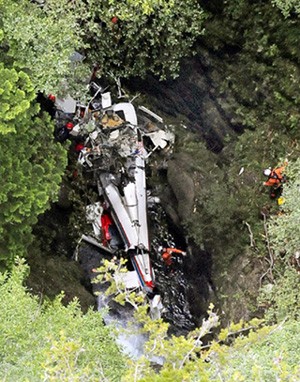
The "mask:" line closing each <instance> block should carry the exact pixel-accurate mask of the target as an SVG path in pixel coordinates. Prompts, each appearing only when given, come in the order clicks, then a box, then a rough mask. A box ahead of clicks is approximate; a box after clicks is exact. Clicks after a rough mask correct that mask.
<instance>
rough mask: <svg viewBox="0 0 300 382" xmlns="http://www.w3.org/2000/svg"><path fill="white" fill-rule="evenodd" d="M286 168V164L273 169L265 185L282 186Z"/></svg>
mask: <svg viewBox="0 0 300 382" xmlns="http://www.w3.org/2000/svg"><path fill="white" fill-rule="evenodd" d="M284 170H285V166H282V167H277V168H275V169H274V170H272V171H271V174H270V175H269V178H268V180H267V181H266V182H264V186H269V187H276V186H280V185H281V183H283V181H284V176H283V172H284Z"/></svg>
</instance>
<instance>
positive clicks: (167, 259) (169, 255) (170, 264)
mask: <svg viewBox="0 0 300 382" xmlns="http://www.w3.org/2000/svg"><path fill="white" fill-rule="evenodd" d="M159 251H160V252H161V253H162V256H161V257H162V260H163V261H164V263H165V266H166V269H169V270H170V271H174V260H176V257H177V256H178V255H181V256H186V252H184V251H182V250H181V249H176V248H163V247H159ZM174 255H175V256H174Z"/></svg>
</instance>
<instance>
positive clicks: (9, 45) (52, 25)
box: [0, 0, 82, 93]
mask: <svg viewBox="0 0 300 382" xmlns="http://www.w3.org/2000/svg"><path fill="white" fill-rule="evenodd" d="M0 14H1V20H0V29H1V30H2V31H1V33H0V41H1V45H0V50H2V51H3V52H5V55H4V56H2V57H1V58H2V60H3V59H4V60H5V61H6V62H7V63H10V64H11V65H13V66H14V67H15V68H17V70H20V69H21V70H23V71H25V72H26V73H28V74H29V76H30V78H31V81H32V84H33V87H34V89H35V90H40V91H44V92H46V93H51V92H58V91H60V92H62V90H63V87H64V86H67V83H66V80H67V79H70V78H71V77H72V72H73V71H74V65H75V64H73V65H72V63H71V60H70V57H71V55H72V53H74V51H75V50H76V49H78V48H79V46H82V41H81V37H80V34H81V32H80V28H79V24H78V23H77V15H76V12H75V10H74V7H73V6H72V4H71V3H70V2H69V1H67V0H62V1H59V2H57V1H53V0H47V1H46V5H45V6H44V7H39V6H37V4H35V3H34V2H31V1H29V0H20V1H15V0H6V1H2V0H1V1H0Z"/></svg>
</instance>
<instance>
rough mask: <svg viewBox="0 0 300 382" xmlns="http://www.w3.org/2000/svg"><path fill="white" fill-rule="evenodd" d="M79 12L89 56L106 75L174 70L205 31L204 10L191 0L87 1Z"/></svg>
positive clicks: (165, 73)
mask: <svg viewBox="0 0 300 382" xmlns="http://www.w3.org/2000/svg"><path fill="white" fill-rule="evenodd" d="M78 14H80V23H81V25H82V28H83V31H84V41H85V42H86V44H87V45H89V48H88V49H87V55H88V57H89V60H93V61H94V62H97V63H98V64H99V65H100V69H101V71H102V73H104V74H106V75H107V73H109V72H110V73H112V74H113V75H114V76H121V77H129V76H144V75H145V74H146V73H154V74H156V75H158V76H159V77H160V78H166V76H168V75H172V76H175V75H178V71H179V61H180V59H181V58H182V57H184V56H188V55H191V54H192V46H193V44H194V42H195V41H196V39H197V37H198V36H199V35H201V34H202V33H203V31H204V29H203V21H204V19H205V14H204V12H203V10H202V9H201V8H200V6H199V4H198V3H197V2H195V1H193V0H188V1H186V2H181V1H178V0H173V1H158V0H122V1H115V0H113V1H104V2H101V4H100V3H99V2H98V1H96V0H88V1H85V2H84V6H83V7H82V9H81V11H78Z"/></svg>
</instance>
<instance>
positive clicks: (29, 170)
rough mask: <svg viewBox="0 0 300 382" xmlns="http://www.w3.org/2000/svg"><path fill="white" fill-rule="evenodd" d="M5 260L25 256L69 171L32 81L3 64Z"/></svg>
mask: <svg viewBox="0 0 300 382" xmlns="http://www.w3.org/2000/svg"><path fill="white" fill-rule="evenodd" d="M0 77H1V83H0V102H1V103H0V104H1V107H0V133H1V144H0V146H1V150H0V163H1V167H0V176H1V179H2V181H1V185H0V202H1V209H0V234H1V239H0V260H1V265H4V264H6V265H8V264H10V263H11V261H12V260H13V258H14V256H15V255H17V254H25V253H26V248H27V246H28V245H29V243H30V241H31V229H32V226H33V224H35V223H36V222H37V217H38V215H39V214H41V213H42V212H44V211H45V209H46V208H47V207H48V206H49V202H50V201H54V200H55V199H56V196H57V192H58V189H59V183H60V181H61V176H62V174H63V171H64V168H65V166H66V151H65V149H64V148H63V147H62V146H61V145H59V144H57V143H55V142H54V138H53V129H54V126H53V122H52V121H51V120H50V117H49V116H48V115H47V114H45V113H39V106H38V104H37V103H36V102H35V100H34V98H35V94H34V90H33V85H32V84H31V81H30V79H29V77H28V75H27V74H26V73H24V72H22V71H17V70H16V69H12V68H7V67H4V65H3V64H0Z"/></svg>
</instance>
